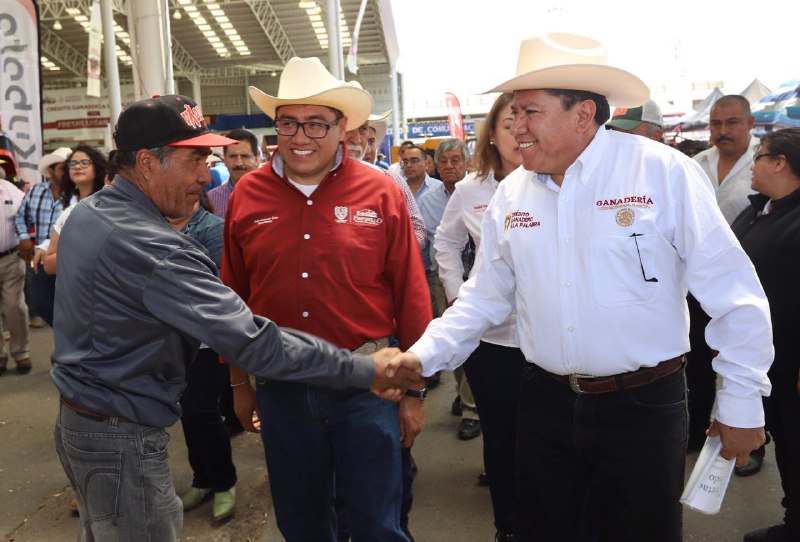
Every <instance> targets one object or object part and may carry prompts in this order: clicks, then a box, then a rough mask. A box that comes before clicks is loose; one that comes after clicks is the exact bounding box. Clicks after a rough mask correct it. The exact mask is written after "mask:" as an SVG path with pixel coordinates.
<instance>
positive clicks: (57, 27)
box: [53, 19, 64, 30]
mask: <svg viewBox="0 0 800 542" xmlns="http://www.w3.org/2000/svg"><path fill="white" fill-rule="evenodd" d="M62 28H64V27H63V26H61V21H59V20H58V19H56V22H54V23H53V30H61V29H62Z"/></svg>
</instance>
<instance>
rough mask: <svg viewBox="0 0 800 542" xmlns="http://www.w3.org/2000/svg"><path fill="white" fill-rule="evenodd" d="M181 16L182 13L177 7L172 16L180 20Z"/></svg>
mask: <svg viewBox="0 0 800 542" xmlns="http://www.w3.org/2000/svg"><path fill="white" fill-rule="evenodd" d="M181 17H183V15H181V10H180V8H177V9H176V10H175V12H174V13H173V14H172V18H173V19H175V20H176V21H180V20H181Z"/></svg>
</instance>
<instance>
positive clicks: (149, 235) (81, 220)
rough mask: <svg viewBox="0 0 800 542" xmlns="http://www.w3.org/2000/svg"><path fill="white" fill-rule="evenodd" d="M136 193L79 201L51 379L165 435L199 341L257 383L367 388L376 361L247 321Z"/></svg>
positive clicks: (107, 191) (66, 243)
mask: <svg viewBox="0 0 800 542" xmlns="http://www.w3.org/2000/svg"><path fill="white" fill-rule="evenodd" d="M216 273H217V269H216V266H215V265H214V263H213V262H212V261H211V260H210V259H209V257H208V256H207V255H206V253H205V252H204V250H203V248H202V247H201V246H200V245H199V244H198V243H197V242H196V241H194V240H193V239H191V238H189V237H188V236H185V235H182V234H180V233H179V232H177V231H175V230H174V229H173V228H172V227H171V226H170V224H169V223H168V222H167V221H166V219H165V218H164V217H163V216H162V215H161V214H160V213H159V211H158V210H157V209H156V208H155V206H154V205H153V204H152V203H151V202H150V201H149V200H148V199H147V198H146V197H145V196H144V194H142V192H141V191H140V190H139V189H138V188H136V187H135V186H134V185H133V184H131V183H130V182H128V181H126V180H125V179H123V178H122V177H120V176H117V177H116V179H115V180H114V182H113V184H112V185H111V186H109V187H106V188H104V189H103V190H100V191H99V192H97V193H96V194H94V195H93V196H91V197H89V198H87V199H85V200H83V201H81V202H80V203H79V204H78V207H77V208H76V209H75V210H74V211H73V212H72V215H71V216H70V217H69V220H68V226H65V227H64V229H63V231H62V232H61V235H60V239H59V244H58V274H57V282H56V300H55V313H54V320H55V322H54V326H53V328H54V336H55V351H54V352H53V359H52V361H53V369H52V371H51V378H52V379H53V382H54V383H55V385H56V387H57V388H58V390H59V391H60V392H61V395H62V396H63V397H65V398H66V399H68V400H70V401H72V402H74V403H78V404H80V405H82V406H84V407H86V408H88V409H91V410H94V411H96V412H100V413H103V414H106V415H109V416H111V415H116V416H122V417H125V418H127V419H129V420H132V421H135V422H137V423H141V424H144V425H149V426H153V427H167V426H169V425H172V424H173V423H175V421H177V419H178V417H179V416H180V405H179V404H178V400H179V399H180V396H181V393H182V391H183V388H184V385H185V381H186V369H187V367H188V365H189V364H190V363H191V362H192V361H193V359H194V357H195V355H196V354H197V349H198V346H199V344H200V343H201V342H203V343H205V344H207V345H209V346H210V347H211V348H213V349H214V350H216V351H217V352H219V353H220V354H221V355H222V356H224V357H225V358H226V359H227V360H229V361H230V362H231V363H234V364H236V365H238V366H240V367H242V369H244V370H245V371H247V372H248V373H250V374H254V375H256V376H260V377H267V378H272V379H278V380H295V381H300V382H305V383H308V384H313V385H318V386H328V387H334V388H346V387H358V388H368V387H369V385H370V384H371V382H372V380H373V378H374V373H375V369H374V363H373V361H372V359H371V358H368V357H366V356H359V355H355V354H352V353H350V351H348V350H344V349H339V348H336V347H334V346H332V345H331V344H329V343H327V342H325V341H323V340H321V339H318V338H316V337H314V336H312V335H308V334H305V333H302V332H299V331H294V330H288V329H280V328H278V327H277V326H276V325H275V324H274V323H273V322H272V321H270V320H268V319H266V318H263V317H261V316H256V315H254V314H252V313H251V312H250V310H249V309H248V308H247V306H246V305H245V303H244V302H243V301H242V300H241V299H240V298H239V297H238V296H237V295H236V294H235V293H234V292H233V291H232V290H230V289H229V288H228V287H227V286H225V285H223V284H222V283H221V282H220V281H219V279H218V278H217V276H216Z"/></svg>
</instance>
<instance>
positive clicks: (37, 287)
mask: <svg viewBox="0 0 800 542" xmlns="http://www.w3.org/2000/svg"><path fill="white" fill-rule="evenodd" d="M55 298H56V276H55V275H48V274H47V272H46V271H45V270H44V267H43V266H42V265H39V268H38V269H37V272H36V273H34V274H33V275H32V276H31V308H32V312H33V313H34V314H36V315H38V316H41V317H42V318H43V319H44V321H45V322H47V325H48V326H50V327H53V303H54V302H55Z"/></svg>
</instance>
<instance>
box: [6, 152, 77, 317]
mask: <svg viewBox="0 0 800 542" xmlns="http://www.w3.org/2000/svg"><path fill="white" fill-rule="evenodd" d="M71 154H72V149H70V148H69V147H61V148H59V149H56V150H55V151H53V152H52V153H50V154H46V155H45V156H44V157H42V159H41V161H40V162H39V172H40V173H41V174H42V175H44V177H45V178H46V179H47V180H45V181H43V182H41V183H38V184H35V185H33V186H32V187H31V189H30V190H28V192H27V193H26V194H25V198H24V199H23V200H22V205H20V208H19V211H17V217H16V220H15V226H16V230H17V235H18V236H19V257H20V258H22V259H23V260H25V261H26V262H29V261H31V258H32V257H33V250H34V246H35V242H34V238H35V240H36V241H37V242H39V243H41V242H42V241H44V240H45V239H49V238H50V232H51V230H52V229H53V224H55V223H56V220H58V217H59V216H60V215H61V211H63V210H64V208H63V205H62V203H61V190H62V186H63V181H64V177H65V175H66V170H65V167H66V164H65V162H66V161H67V158H69V156H70V155H71ZM31 230H33V233H31ZM33 271H34V274H33V276H32V277H31V285H30V286H31V292H30V295H31V306H32V309H33V312H34V313H35V314H37V315H39V316H41V317H42V318H43V319H44V321H45V322H47V324H48V325H50V326H52V325H53V300H54V299H55V292H56V277H55V275H48V274H47V273H45V271H44V268H43V267H42V266H41V264H40V265H39V266H38V268H37V269H34V270H33Z"/></svg>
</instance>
